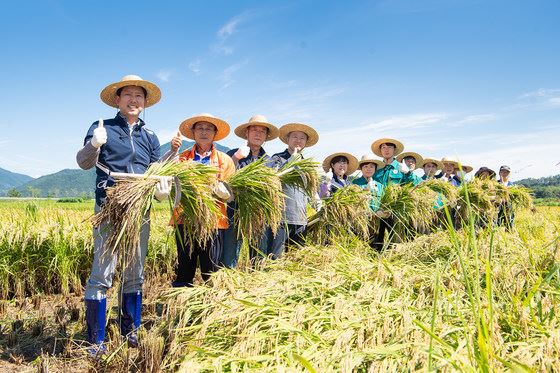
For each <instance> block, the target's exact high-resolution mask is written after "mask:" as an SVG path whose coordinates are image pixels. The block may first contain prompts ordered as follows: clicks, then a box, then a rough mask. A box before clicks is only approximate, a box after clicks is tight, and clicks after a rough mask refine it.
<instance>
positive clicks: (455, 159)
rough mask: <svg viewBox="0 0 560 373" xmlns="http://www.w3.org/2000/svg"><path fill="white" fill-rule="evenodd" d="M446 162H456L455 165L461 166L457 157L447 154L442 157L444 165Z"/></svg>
mask: <svg viewBox="0 0 560 373" xmlns="http://www.w3.org/2000/svg"><path fill="white" fill-rule="evenodd" d="M444 163H453V164H455V166H459V161H458V160H457V158H455V157H452V156H450V155H447V156H445V157H443V158H442V159H441V164H442V167H443V164H444Z"/></svg>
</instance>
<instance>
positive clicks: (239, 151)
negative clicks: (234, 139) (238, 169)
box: [233, 145, 251, 159]
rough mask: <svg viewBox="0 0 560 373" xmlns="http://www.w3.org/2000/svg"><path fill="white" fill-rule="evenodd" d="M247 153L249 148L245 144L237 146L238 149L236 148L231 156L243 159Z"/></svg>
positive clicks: (249, 150) (249, 151)
mask: <svg viewBox="0 0 560 373" xmlns="http://www.w3.org/2000/svg"><path fill="white" fill-rule="evenodd" d="M249 153H251V148H249V147H248V146H247V145H244V146H241V147H239V149H237V151H236V152H235V154H234V155H233V156H234V157H235V158H237V159H243V158H247V156H249Z"/></svg>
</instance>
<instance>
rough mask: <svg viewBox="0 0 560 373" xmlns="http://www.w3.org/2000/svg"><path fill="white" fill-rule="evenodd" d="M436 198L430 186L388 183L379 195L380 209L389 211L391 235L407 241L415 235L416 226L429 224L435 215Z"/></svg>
mask: <svg viewBox="0 0 560 373" xmlns="http://www.w3.org/2000/svg"><path fill="white" fill-rule="evenodd" d="M436 198H437V194H436V193H435V192H434V191H433V190H431V189H430V188H416V187H414V186H412V185H411V184H404V185H399V184H389V185H388V186H387V187H386V188H385V190H384V193H383V195H382V197H381V204H380V209H381V210H383V211H387V212H389V213H391V219H392V221H393V226H392V231H393V236H396V237H395V238H396V239H397V240H399V241H401V242H402V241H407V240H408V239H410V238H413V237H414V236H415V234H416V228H418V227H421V226H429V225H430V224H431V223H432V222H433V221H434V219H435V217H436V210H435V209H434V203H435V201H436Z"/></svg>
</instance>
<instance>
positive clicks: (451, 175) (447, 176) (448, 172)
mask: <svg viewBox="0 0 560 373" xmlns="http://www.w3.org/2000/svg"><path fill="white" fill-rule="evenodd" d="M441 165H442V169H441V172H440V173H439V174H438V175H436V176H435V178H436V179H442V180H444V181H447V182H448V183H450V184H451V185H453V186H456V187H459V186H461V178H460V177H459V176H457V174H456V173H455V172H456V170H457V169H458V167H459V162H458V161H457V159H455V158H454V157H450V156H445V157H443V158H442V159H441Z"/></svg>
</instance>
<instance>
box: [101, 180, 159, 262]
mask: <svg viewBox="0 0 560 373" xmlns="http://www.w3.org/2000/svg"><path fill="white" fill-rule="evenodd" d="M157 183H158V180H157V179H150V178H142V179H124V180H117V181H116V184H115V185H114V186H112V187H110V188H108V189H107V199H106V202H105V204H104V205H103V207H102V208H101V211H100V212H98V213H97V214H95V215H94V216H93V217H92V219H91V220H92V223H93V226H94V227H99V226H100V224H101V223H102V222H107V223H108V226H110V227H112V228H111V231H110V232H109V235H108V237H107V243H106V247H107V249H108V250H111V252H112V253H116V252H117V248H121V252H123V253H133V252H134V250H135V249H136V248H137V247H138V246H139V243H140V230H141V228H142V223H143V222H144V221H145V219H146V218H147V214H148V211H149V209H150V206H151V203H152V198H153V194H154V188H155V186H156V184H157Z"/></svg>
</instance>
